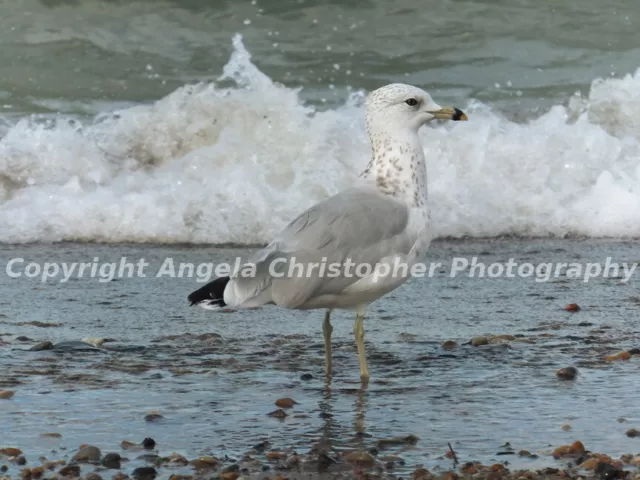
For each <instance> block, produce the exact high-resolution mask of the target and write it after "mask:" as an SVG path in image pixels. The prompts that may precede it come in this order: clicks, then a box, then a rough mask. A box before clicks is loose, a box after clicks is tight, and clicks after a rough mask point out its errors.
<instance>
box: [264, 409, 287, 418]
mask: <svg viewBox="0 0 640 480" xmlns="http://www.w3.org/2000/svg"><path fill="white" fill-rule="evenodd" d="M267 416H269V417H275V418H285V417H287V412H285V411H284V410H283V409H281V408H279V409H278V410H274V411H273V412H269V413H267Z"/></svg>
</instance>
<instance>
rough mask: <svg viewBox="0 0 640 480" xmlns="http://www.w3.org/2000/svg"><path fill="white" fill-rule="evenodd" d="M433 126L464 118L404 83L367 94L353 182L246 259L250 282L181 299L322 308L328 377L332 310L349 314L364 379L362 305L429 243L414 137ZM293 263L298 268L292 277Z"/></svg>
mask: <svg viewBox="0 0 640 480" xmlns="http://www.w3.org/2000/svg"><path fill="white" fill-rule="evenodd" d="M433 118H448V119H453V120H465V119H466V116H465V115H464V114H463V113H462V112H461V111H460V110H457V109H453V108H442V107H440V106H439V105H437V104H436V103H435V102H434V101H433V100H432V99H431V97H430V96H429V94H428V93H426V92H424V91H423V90H421V89H419V88H416V87H412V86H410V85H404V84H392V85H387V86H385V87H382V88H380V89H378V90H375V91H374V92H372V93H371V94H369V96H368V97H367V101H366V104H365V120H366V125H367V131H368V133H369V136H370V138H371V144H372V150H373V154H372V158H371V161H370V162H369V165H368V167H367V169H366V170H365V172H364V173H363V174H362V175H361V177H360V178H359V180H358V182H357V184H356V185H354V186H353V187H352V188H349V189H347V190H345V191H343V192H340V193H338V194H337V195H335V196H333V197H331V198H329V199H327V200H324V201H323V202H320V203H318V204H316V205H314V206H313V207H311V208H309V209H308V210H306V211H305V212H303V213H302V214H301V215H299V216H298V217H297V218H296V219H294V220H293V221H292V222H291V223H290V224H289V225H287V227H285V229H284V230H283V231H282V232H281V233H280V234H279V235H278V236H276V238H275V239H273V241H272V242H271V243H270V244H269V245H268V246H267V247H266V248H264V249H262V250H260V251H258V252H257V253H256V254H255V255H253V257H252V258H250V259H249V263H250V264H253V265H254V266H255V275H253V276H250V277H247V276H243V275H242V274H240V273H238V274H235V275H232V277H231V278H229V277H224V278H218V279H216V280H214V281H213V282H211V283H209V284H207V285H205V286H204V287H202V288H201V289H199V290H197V291H195V292H193V293H192V294H191V295H189V300H190V301H191V302H192V304H198V305H200V306H202V307H204V308H220V307H224V306H230V307H235V308H250V307H257V306H261V305H268V304H275V305H278V306H280V307H284V308H289V309H297V310H309V309H319V308H322V309H326V313H325V316H324V323H323V333H324V339H325V354H326V373H327V375H330V374H331V332H332V330H333V329H332V327H331V322H330V314H331V311H332V310H333V309H336V308H338V309H352V310H356V312H357V313H356V322H355V327H354V331H355V337H356V344H357V347H358V354H359V357H360V376H361V378H362V380H363V381H366V380H368V378H369V372H368V368H367V364H366V358H365V351H364V327H363V322H364V313H365V309H366V306H367V305H369V304H370V303H372V302H373V301H375V300H377V299H378V298H380V297H382V296H383V295H385V294H387V293H389V292H390V291H392V290H394V289H396V288H397V287H399V286H400V285H402V284H403V283H404V282H405V281H406V280H407V278H408V277H409V276H410V274H411V268H412V267H413V265H415V264H416V263H418V262H420V261H421V260H422V259H423V257H424V255H425V253H426V250H427V248H428V246H429V243H430V240H431V235H430V231H429V210H428V204H427V171H426V163H425V158H424V151H423V148H422V145H421V143H420V139H419V137H418V129H419V128H420V127H421V126H422V125H423V124H424V123H426V122H427V121H428V120H430V119H433ZM347 262H351V263H352V264H353V265H355V266H357V265H363V264H364V265H365V266H366V265H369V267H370V268H369V269H368V271H367V269H366V268H363V269H361V270H360V272H359V273H360V274H356V267H355V266H352V267H351V269H350V270H349V269H348V268H347V266H346V265H347ZM293 264H298V265H301V266H302V267H301V269H300V267H298V269H297V270H296V268H295V267H294V266H292V265H293ZM314 264H315V266H311V265H314ZM322 264H324V265H325V269H324V270H321V265H322ZM332 264H334V265H340V267H339V268H338V273H337V274H336V275H334V276H330V275H329V273H331V271H329V267H328V266H330V265H332ZM385 265H386V267H385ZM349 272H350V273H351V275H349ZM333 273H336V272H335V271H333ZM367 273H369V274H368V275H367Z"/></svg>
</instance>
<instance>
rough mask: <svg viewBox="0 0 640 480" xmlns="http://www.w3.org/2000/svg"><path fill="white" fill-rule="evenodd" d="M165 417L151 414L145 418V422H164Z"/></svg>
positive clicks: (154, 413) (155, 413)
mask: <svg viewBox="0 0 640 480" xmlns="http://www.w3.org/2000/svg"><path fill="white" fill-rule="evenodd" d="M163 418H164V417H163V416H162V415H160V414H159V413H158V412H150V413H147V414H146V415H145V416H144V421H145V422H157V421H158V420H162V419H163Z"/></svg>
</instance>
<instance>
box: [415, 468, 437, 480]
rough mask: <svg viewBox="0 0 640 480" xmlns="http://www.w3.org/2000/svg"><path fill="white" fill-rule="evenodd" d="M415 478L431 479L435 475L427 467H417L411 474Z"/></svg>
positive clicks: (419, 479) (420, 479) (421, 479)
mask: <svg viewBox="0 0 640 480" xmlns="http://www.w3.org/2000/svg"><path fill="white" fill-rule="evenodd" d="M411 477H412V478H413V480H429V479H431V478H433V475H432V474H431V472H430V471H429V470H427V469H426V468H417V469H415V470H414V471H413V473H412V474H411Z"/></svg>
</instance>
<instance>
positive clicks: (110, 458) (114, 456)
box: [102, 453, 122, 470]
mask: <svg viewBox="0 0 640 480" xmlns="http://www.w3.org/2000/svg"><path fill="white" fill-rule="evenodd" d="M120 460H122V458H121V457H120V454H119V453H107V454H106V455H105V456H104V457H103V459H102V466H104V467H106V468H112V469H114V470H119V469H120Z"/></svg>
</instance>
